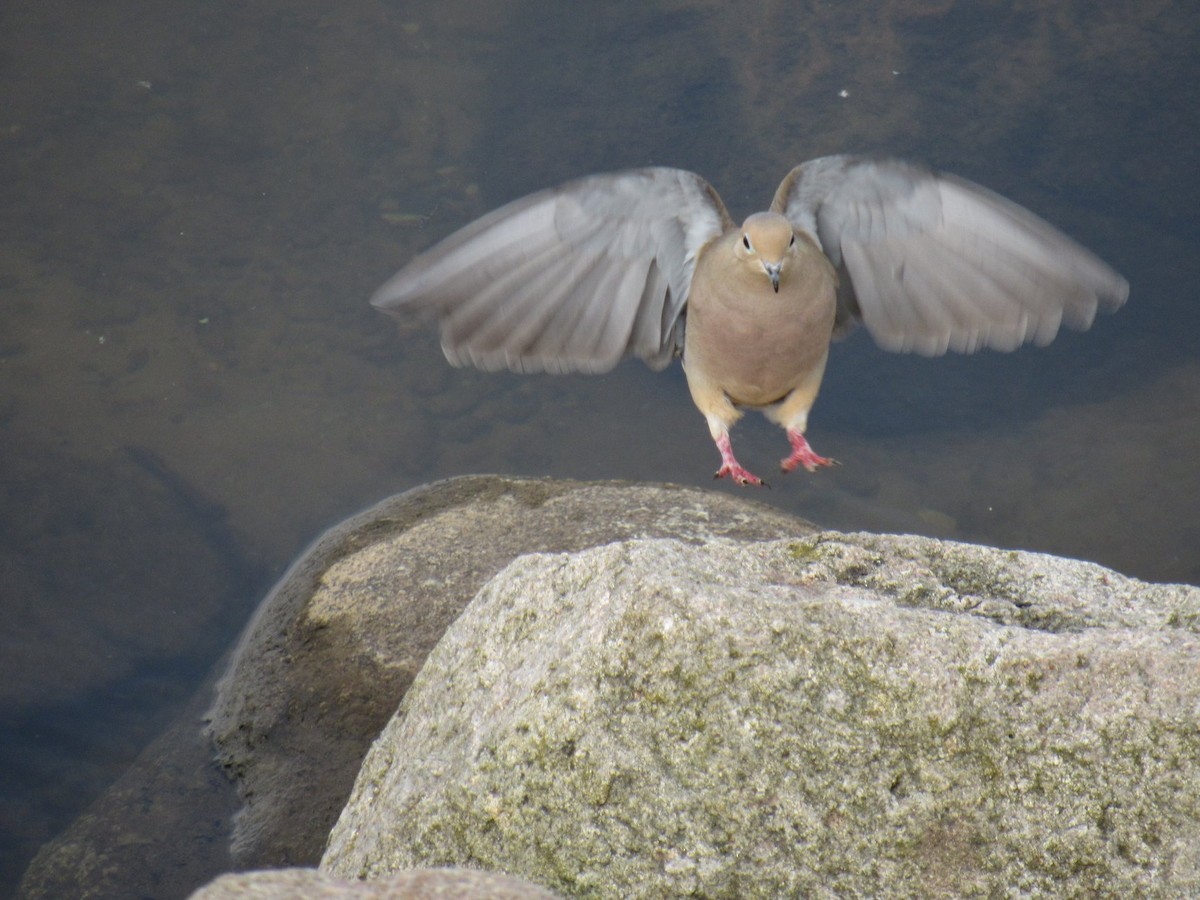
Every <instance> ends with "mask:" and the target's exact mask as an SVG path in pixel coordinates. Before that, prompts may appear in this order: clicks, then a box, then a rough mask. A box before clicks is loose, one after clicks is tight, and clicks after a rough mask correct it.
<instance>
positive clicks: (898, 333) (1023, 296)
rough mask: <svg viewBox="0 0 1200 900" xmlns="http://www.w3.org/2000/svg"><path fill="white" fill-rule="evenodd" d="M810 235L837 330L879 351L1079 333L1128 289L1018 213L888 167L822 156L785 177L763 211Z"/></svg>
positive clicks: (1000, 346) (962, 348)
mask: <svg viewBox="0 0 1200 900" xmlns="http://www.w3.org/2000/svg"><path fill="white" fill-rule="evenodd" d="M771 208H772V209H773V210H775V211H776V212H780V213H783V214H784V215H786V216H787V217H788V219H790V220H791V221H792V223H793V224H794V225H796V226H798V227H800V228H803V229H804V230H806V231H808V232H809V233H811V234H813V235H814V236H816V238H817V239H818V240H819V241H820V243H821V246H822V248H823V249H824V251H825V253H826V255H828V256H829V258H830V260H832V262H833V264H834V266H835V267H837V269H838V273H839V276H840V280H841V285H840V287H839V290H838V325H839V328H840V329H842V330H846V329H849V328H850V327H851V326H852V325H853V324H854V322H855V321H857V320H861V321H862V322H863V324H864V325H866V327H867V330H868V331H869V332H870V333H871V336H872V337H874V339H875V341H876V342H877V343H878V344H879V345H880V346H882V347H884V348H885V349H888V350H897V351H905V352H907V351H914V352H917V353H922V354H925V355H927V356H937V355H940V354H942V353H945V352H946V350H947V349H951V350H955V351H958V352H961V353H971V352H973V351H975V350H977V349H979V348H980V347H992V348H994V349H997V350H1013V349H1015V348H1017V347H1019V346H1021V345H1022V344H1024V343H1026V342H1029V341H1032V342H1033V343H1035V344H1039V345H1042V344H1047V343H1049V342H1050V341H1052V340H1053V339H1054V336H1055V335H1056V334H1057V333H1058V328H1059V325H1060V324H1062V323H1065V324H1066V325H1067V326H1068V327H1071V328H1075V329H1079V330H1084V329H1086V328H1088V327H1090V326H1091V324H1092V320H1093V319H1094V318H1095V316H1096V311H1097V310H1098V309H1099V310H1102V311H1104V312H1112V311H1114V310H1116V309H1118V308H1119V307H1120V306H1121V304H1123V303H1124V302H1125V299H1126V297H1127V296H1128V295H1129V284H1128V283H1127V282H1126V281H1125V279H1124V278H1122V277H1121V276H1120V275H1118V274H1117V273H1116V272H1114V271H1113V270H1112V269H1111V268H1109V267H1108V266H1107V265H1106V264H1105V263H1104V262H1102V261H1101V260H1100V259H1098V258H1097V257H1096V256H1094V255H1093V254H1092V253H1090V252H1089V251H1087V250H1086V249H1084V248H1083V247H1081V246H1080V245H1079V244H1077V243H1075V242H1074V241H1073V240H1071V239H1070V238H1068V237H1067V236H1066V235H1064V234H1063V233H1062V232H1060V231H1058V230H1057V229H1055V228H1054V227H1053V226H1051V225H1049V224H1048V223H1046V222H1044V221H1043V220H1042V219H1039V218H1038V217H1037V216H1035V215H1034V214H1033V213H1031V212H1029V210H1027V209H1024V208H1023V207H1020V206H1018V205H1016V204H1015V203H1012V202H1011V201H1009V200H1005V199H1004V198H1003V197H1001V196H999V195H997V194H994V193H992V192H991V191H989V190H987V189H986V188H982V187H980V186H979V185H976V184H972V183H971V182H969V181H965V180H963V179H961V178H955V177H954V176H952V175H944V174H936V173H934V172H931V171H929V170H927V169H924V168H922V167H920V166H915V165H911V164H909V163H905V162H901V161H899V160H871V159H864V158H859V157H852V156H827V157H822V158H820V159H814V160H810V161H809V162H806V163H803V164H802V165H800V166H797V167H796V168H795V169H793V170H792V171H791V172H790V173H789V174H788V176H787V178H785V179H784V181H783V183H782V184H781V185H780V186H779V190H778V192H777V193H776V194H775V201H774V203H773V204H772V207H771Z"/></svg>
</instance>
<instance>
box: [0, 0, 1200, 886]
mask: <svg viewBox="0 0 1200 900" xmlns="http://www.w3.org/2000/svg"><path fill="white" fill-rule="evenodd" d="M1198 32H1200V8H1197V7H1196V6H1195V4H1188V3H1182V2H1177V3H1167V2H1164V3H1158V4H1144V5H1142V6H1134V5H1131V4H1128V3H1116V2H1100V3H1095V2H1068V3H1058V4H1052V5H1050V6H1049V7H1047V5H1046V4H1038V3H1022V2H1011V3H1008V2H988V3H982V4H967V3H952V2H928V0H925V2H892V3H882V4H880V3H869V4H868V3H841V4H815V3H814V4H808V3H795V2H786V3H784V2H767V3H762V4H757V5H756V7H755V12H754V14H753V15H746V14H745V11H744V9H742V8H740V7H737V6H736V5H730V4H721V3H715V2H686V3H685V2H657V3H626V4H608V5H605V6H603V7H593V6H588V7H587V11H586V13H585V12H583V11H582V10H581V8H580V7H578V6H576V5H574V4H558V3H550V2H538V0H530V2H508V3H486V4H485V3H472V2H464V0H450V2H446V0H439V2H436V3H434V2H412V3H383V2H365V0H351V2H347V3H342V4H336V5H330V4H319V3H311V2H301V3H294V2H289V3H282V2H276V0H265V2H261V3H256V4H251V5H246V4H238V3H231V2H224V0H218V2H214V3H207V4H193V5H179V4H151V3H145V2H132V0H118V2H113V3H105V4H85V3H78V2H72V0H61V2H54V3H45V2H32V0H9V2H7V3H6V4H5V6H4V9H3V11H0V161H2V163H0V164H2V171H3V178H2V179H0V510H2V511H3V515H2V517H0V573H2V576H3V577H2V578H0V616H2V618H3V632H2V636H0V675H2V677H0V773H2V774H0V822H2V823H3V825H2V826H0V893H3V891H4V890H6V889H8V888H11V887H12V886H13V885H14V884H15V883H16V881H17V879H18V878H19V877H20V873H21V871H22V870H23V869H24V867H25V865H26V864H27V862H28V860H29V858H30V857H31V855H32V854H33V853H34V852H35V851H36V849H37V847H38V846H39V845H40V844H41V843H42V842H43V841H45V840H47V839H48V838H50V837H52V836H53V835H54V834H56V833H57V832H59V831H60V830H61V829H62V828H63V827H64V826H65V825H66V824H68V823H69V822H70V820H71V819H72V818H73V817H74V816H75V815H77V814H78V813H79V812H80V811H81V810H82V809H84V808H85V807H86V805H87V804H88V803H89V802H90V801H91V800H92V799H93V798H94V797H95V796H97V794H98V793H99V792H100V791H102V790H103V789H104V787H105V786H106V785H107V784H108V783H109V782H111V781H112V780H113V779H114V778H116V777H117V776H118V775H119V774H120V773H121V772H122V771H123V770H124V769H125V767H126V766H127V765H128V764H129V762H130V760H132V759H133V758H134V757H135V755H136V754H137V752H138V750H139V749H140V748H141V747H142V746H143V745H144V744H145V743H146V742H147V741H148V740H149V739H150V738H151V737H152V736H153V735H154V734H156V733H157V732H158V731H160V730H161V729H162V728H163V727H165V726H166V724H167V723H169V722H170V721H171V720H172V718H173V717H174V716H175V715H176V713H177V712H178V711H179V710H180V709H181V708H182V705H183V703H184V702H185V701H186V700H187V698H188V696H189V695H190V694H191V693H192V692H193V691H194V690H195V689H196V687H197V686H198V685H199V684H200V682H201V681H202V679H203V677H204V675H205V673H206V672H207V671H208V670H209V668H210V667H211V665H212V664H213V662H214V660H215V659H216V658H217V656H218V655H219V654H220V653H221V652H222V650H223V648H224V647H225V646H227V645H228V644H229V643H230V642H231V641H232V640H233V639H234V637H235V636H236V634H237V633H238V631H239V630H240V628H241V626H242V625H243V624H244V622H245V621H246V619H247V618H248V616H249V615H250V613H251V611H252V609H253V608H254V606H255V604H256V603H257V601H258V599H259V597H260V596H261V594H262V593H263V592H264V591H265V589H266V588H267V587H268V586H269V584H270V583H271V581H272V580H273V579H274V578H275V577H276V576H277V575H278V573H279V572H280V571H281V570H282V569H283V567H284V566H285V565H286V564H287V562H288V561H289V560H290V559H291V558H293V557H294V556H295V555H296V554H297V553H298V552H299V551H300V550H301V549H302V548H303V547H304V545H305V544H306V543H307V542H308V541H309V540H310V539H311V538H312V537H314V536H315V535H316V534H318V533H319V532H320V531H322V530H323V529H324V528H326V527H328V526H330V525H332V524H334V523H336V522H337V521H339V520H340V519H342V518H343V517H345V516H346V515H348V514H349V513H351V512H354V511H356V510H358V509H360V508H362V507H364V506H366V505H368V504H370V503H372V502H373V501H375V500H377V499H379V498H381V497H383V496H386V495H388V494H391V493H394V492H396V491H400V490H404V489H406V488H408V487H411V486H414V485H417V484H420V483H423V482H427V481H430V480H433V479H436V478H440V477H445V476H449V475H454V474H461V473H467V472H483V471H493V472H504V473H518V474H528V475H554V476H563V477H573V478H580V479H590V478H639V479H651V480H669V481H675V482H680V483H686V484H711V480H710V479H711V473H712V472H713V470H714V469H715V468H716V466H717V463H718V458H717V454H716V451H715V449H714V448H713V447H712V444H711V441H710V440H709V438H708V434H707V428H706V426H705V424H704V421H703V419H702V417H700V415H699V414H698V413H697V412H696V411H695V410H694V408H693V407H692V406H691V403H690V399H689V397H688V394H687V389H686V385H685V384H684V381H683V377H682V373H681V372H680V371H679V369H678V367H675V368H673V369H671V370H669V371H668V372H666V373H663V374H658V375H656V374H654V373H651V372H649V371H648V370H647V369H645V367H643V366H641V365H640V364H638V363H636V362H634V363H629V364H627V365H624V366H622V367H620V368H619V369H618V370H617V371H615V372H613V373H612V374H610V375H608V376H605V377H603V378H588V377H582V376H579V377H563V378H550V377H538V378H518V377H515V376H508V375H482V374H479V373H475V372H467V371H459V370H454V369H451V368H450V367H448V366H447V365H446V364H445V363H444V361H443V360H442V357H441V354H440V351H439V350H438V347H437V341H436V338H435V337H434V336H433V335H432V334H430V333H429V332H428V331H426V330H424V329H421V328H414V329H408V330H406V331H405V333H403V334H397V333H396V332H395V330H394V329H393V327H392V325H391V323H390V322H389V321H388V320H385V319H384V318H383V317H381V316H378V315H377V314H375V313H374V312H373V311H371V310H370V309H369V308H368V307H367V306H366V302H365V300H366V297H368V296H369V295H370V293H371V291H372V290H373V289H374V288H375V287H376V286H377V285H378V284H379V283H380V282H381V281H382V280H383V279H384V278H385V277H387V276H388V275H389V274H391V272H392V271H393V270H394V269H396V268H398V267H399V266H400V265H401V264H403V263H404V262H405V261H406V260H407V259H408V258H409V257H410V255H411V254H412V253H413V252H415V251H417V250H419V249H421V248H423V247H425V246H428V245H429V244H430V243H431V242H432V241H434V240H435V239H436V238H438V237H440V236H442V235H444V234H446V233H448V232H449V231H451V230H453V229H454V228H457V227H458V226H460V225H462V224H464V223H465V222H466V221H469V220H470V219H471V218H473V217H474V216H476V215H479V214H481V213H483V212H485V211H487V209H489V208H491V207H494V206H496V205H498V204H500V203H502V202H505V201H507V200H509V199H512V198H514V197H516V196H519V195H520V194H522V193H525V192H527V191H530V190H534V189H536V188H538V187H542V186H545V185H547V184H552V183H555V182H557V181H560V180H564V179H567V178H570V177H574V176H576V175H580V174H584V173H588V172H592V171H600V170H607V169H615V168H621V167H624V166H633V165H647V164H659V165H676V166H682V167H686V168H692V169H695V170H697V171H699V172H701V173H703V174H704V175H705V176H706V177H707V178H709V179H710V180H711V181H712V182H713V183H714V184H715V185H716V186H717V188H718V190H719V191H720V192H721V193H722V196H723V197H724V199H725V201H726V203H727V204H728V205H729V207H730V209H731V211H732V212H733V214H734V216H735V217H738V216H740V215H743V214H745V213H748V212H750V211H752V210H754V209H758V208H761V207H763V206H764V205H766V203H767V202H768V201H769V199H770V197H771V194H772V192H773V190H774V188H775V185H776V183H777V182H778V180H779V179H780V178H781V177H782V175H783V174H784V173H785V172H786V171H787V170H788V168H789V167H790V166H791V165H793V164H795V163H796V162H798V161H800V160H803V159H806V158H809V157H811V156H816V155H820V154H824V153H830V152H843V151H860V152H883V153H890V154H897V155H902V156H907V157H911V158H914V159H919V160H924V161H927V162H929V163H932V164H934V165H936V166H939V167H942V168H945V169H948V170H951V171H954V172H957V173H959V174H962V175H964V176H966V177H969V178H972V179H974V180H977V181H980V182H982V183H984V184H986V185H988V186H990V187H992V188H994V189H996V190H999V191H1001V192H1002V193H1005V194H1007V195H1008V196H1010V197H1012V198H1013V199H1015V200H1017V201H1018V202H1021V203H1023V204H1025V205H1027V206H1029V207H1031V208H1032V209H1034V210H1035V211H1037V212H1038V213H1040V214H1041V215H1043V216H1045V217H1046V218H1048V219H1050V220H1051V221H1052V222H1054V223H1055V224H1057V225H1058V226H1059V227H1061V228H1063V229H1064V230H1066V231H1067V232H1068V233H1070V234H1072V235H1073V236H1074V237H1076V238H1077V239H1079V240H1080V241H1081V242H1082V243H1084V244H1085V245H1087V246H1088V247H1090V248H1091V249H1093V250H1094V251H1095V252H1097V253H1098V254H1099V255H1101V256H1102V257H1104V258H1105V259H1106V260H1108V261H1109V262H1110V263H1111V264H1112V265H1113V266H1114V267H1116V268H1117V269H1118V270H1120V271H1121V272H1122V273H1123V274H1124V275H1126V277H1128V279H1129V280H1130V282H1131V284H1132V294H1131V298H1130V301H1129V304H1128V306H1127V307H1126V308H1125V309H1124V310H1122V311H1121V312H1120V313H1119V314H1117V315H1116V316H1113V317H1104V318H1101V319H1100V320H1098V322H1097V323H1096V326H1095V328H1094V329H1093V330H1092V331H1091V332H1089V333H1088V334H1085V335H1075V334H1066V335H1063V336H1062V337H1060V339H1059V340H1058V341H1057V342H1055V343H1054V344H1053V345H1052V346H1051V347H1049V348H1046V349H1041V350H1022V351H1020V352H1017V353H1014V354H1007V355H1004V354H982V355H979V356H974V357H969V358H953V359H951V358H947V359H941V360H925V359H916V358H909V357H901V356H892V355H889V354H886V353H883V352H882V351H879V350H878V349H876V348H875V347H874V346H873V345H872V344H871V342H870V340H869V338H868V337H867V336H866V335H864V334H859V335H857V336H855V337H854V338H852V339H850V340H848V341H846V342H844V343H842V344H839V345H838V346H837V347H835V350H834V353H833V356H832V359H831V362H830V365H829V370H828V373H827V377H826V382H825V387H824V389H823V393H822V396H821V398H820V400H819V402H818V405H817V407H816V409H815V411H814V414H813V416H812V421H811V428H810V432H809V436H810V438H811V440H812V442H813V446H814V447H815V448H816V449H817V450H818V451H819V452H822V453H825V454H829V455H833V456H835V457H837V458H838V459H840V460H841V461H842V462H843V463H844V465H843V466H842V467H841V468H839V469H836V470H833V471H826V472H821V473H818V474H816V475H807V474H804V473H799V474H793V475H790V476H788V477H786V478H785V477H778V476H777V477H774V478H769V480H771V482H772V490H771V491H770V492H760V493H755V494H753V496H755V497H756V498H758V499H763V500H766V501H767V502H770V503H773V504H776V505H778V506H780V507H782V508H785V509H788V510H791V511H794V512H796V513H798V514H800V515H802V516H806V517H808V518H810V519H813V520H815V521H817V522H819V523H822V524H827V525H831V526H835V527H840V528H846V529H855V528H866V529H892V530H903V531H916V532H921V533H927V534H934V535H938V536H945V537H954V538H960V539H965V540H973V541H983V542H988V543H993V544H998V545H1002V546H1008V547H1021V548H1029V549H1035V550H1045V551H1049V552H1054V553H1060V554H1066V555H1070V556H1076V557H1082V558H1086V559H1092V560H1096V561H1098V562H1101V563H1104V564H1105V565H1109V566H1112V567H1114V568H1116V569H1118V570H1120V571H1122V572H1126V573H1128V574H1131V575H1136V576H1139V577H1143V578H1148V579H1155V580H1169V581H1188V582H1191V583H1200V560H1198V555H1197V547H1198V546H1200V527H1198V525H1200V523H1198V521H1197V515H1196V507H1197V498H1200V474H1198V467H1197V465H1196V461H1197V459H1200V402H1198V398H1200V360H1198V358H1197V352H1196V351H1197V339H1196V335H1197V330H1198V327H1200V303H1197V302H1196V297H1195V287H1194V286H1195V285H1196V284H1197V283H1198V282H1200V255H1198V254H1197V253H1196V250H1195V248H1196V246H1197V245H1198V243H1200V228H1198V227H1197V224H1198V223H1197V217H1196V212H1195V209H1196V205H1197V200H1198V199H1200V158H1198V157H1200V153H1198V151H1197V149H1196V148H1197V147H1198V146H1200V127H1198V125H1200V123H1198V122H1197V110H1200V89H1198V88H1197V85H1198V84H1200V71H1198V68H1200V64H1198V60H1197V54H1196V52H1195V48H1196V47H1197V46H1200V33H1198ZM735 442H736V444H737V446H738V453H739V458H740V459H741V460H742V461H743V463H744V464H746V465H747V466H748V467H749V468H750V469H752V470H754V471H759V472H761V473H764V474H767V473H770V472H772V470H773V469H774V467H775V465H776V461H777V460H778V459H779V458H780V457H781V456H783V455H784V451H785V450H786V441H785V440H784V437H783V435H782V433H781V432H780V431H779V430H778V429H776V428H774V427H773V426H770V425H768V424H767V423H765V422H764V421H762V420H761V419H760V418H758V417H749V418H747V420H746V421H745V423H744V424H743V425H741V426H739V429H738V430H737V432H736V433H735ZM768 477H769V476H768ZM716 487H717V489H719V490H737V489H736V488H734V487H732V486H730V485H726V484H719V485H717V486H716Z"/></svg>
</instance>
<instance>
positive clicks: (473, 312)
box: [371, 168, 730, 372]
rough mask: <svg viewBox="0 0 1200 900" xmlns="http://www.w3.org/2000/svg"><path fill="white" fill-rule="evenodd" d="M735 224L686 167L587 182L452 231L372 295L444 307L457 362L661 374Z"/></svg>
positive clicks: (430, 309) (444, 325) (449, 351)
mask: <svg viewBox="0 0 1200 900" xmlns="http://www.w3.org/2000/svg"><path fill="white" fill-rule="evenodd" d="M728 227H730V221H729V214H728V213H727V212H726V210H725V206H724V204H722V202H721V199H720V197H718V196H717V193H716V191H714V190H713V188H712V187H711V186H710V185H709V184H708V182H706V181H705V180H704V179H702V178H701V177H700V176H698V175H695V174H693V173H691V172H685V171H683V170H681V169H666V168H655V169H638V170H633V171H628V172H618V173H614V174H610V175H594V176H590V177H588V178H581V179H579V180H578V181H573V182H570V183H568V184H565V185H563V186H561V187H558V188H554V189H551V190H545V191H541V192H539V193H536V194H531V195H530V196H528V197H524V198H522V199H520V200H515V201H513V202H512V203H509V204H508V205H507V206H503V207H501V208H500V209H498V210H496V211H494V212H492V213H489V214H488V215H486V216H484V217H483V218H481V219H478V220H477V221H475V222H472V223H471V224H469V225H467V226H466V227H464V228H462V229H461V230H459V231H457V232H455V233H454V234H452V235H450V236H449V237H447V238H446V239H445V240H443V241H442V242H441V243H439V244H437V245H436V246H434V247H432V248H431V249H429V250H428V251H426V252H425V253H423V254H421V255H420V256H418V257H417V258H416V259H414V260H413V261H412V262H411V263H409V264H408V265H407V266H406V267H405V268H403V269H401V270H400V271H399V272H398V273H396V275H394V276H393V277H392V278H391V279H390V280H389V281H388V282H387V283H386V284H384V285H383V286H382V287H381V288H380V289H379V290H378V291H376V293H375V295H374V296H373V297H372V298H371V303H372V305H374V306H375V307H377V308H378V309H380V310H383V311H384V312H387V313H390V314H392V315H395V316H398V317H400V316H405V315H407V314H409V313H420V312H426V313H432V314H433V315H434V316H436V318H437V319H438V322H439V324H440V327H441V336H442V349H443V350H444V351H445V354H446V358H447V359H449V360H450V361H451V362H452V363H454V364H455V365H464V364H468V363H469V364H471V365H474V366H477V367H479V368H481V369H489V370H495V369H503V368H508V369H512V370H513V371H519V372H538V371H548V372H603V371H607V370H608V369H611V368H612V367H613V366H615V365H616V364H617V363H618V362H620V361H621V359H623V358H624V357H626V356H638V357H641V358H642V359H644V360H646V361H647V363H649V364H650V365H651V366H654V367H656V368H661V367H662V366H665V365H666V364H667V363H668V362H670V360H671V357H672V355H673V353H674V351H675V347H676V342H677V341H678V340H679V339H680V335H679V334H678V333H677V332H678V329H679V328H680V325H681V320H682V314H683V309H684V304H685V303H686V302H687V296H688V290H689V288H690V286H691V280H692V272H693V270H694V269H695V264H696V255H697V254H698V253H699V252H700V249H701V248H702V247H703V246H704V244H706V243H707V242H708V241H710V240H712V238H714V237H716V236H717V235H719V234H721V233H722V232H723V231H724V230H725V229H726V228H728Z"/></svg>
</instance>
